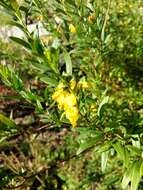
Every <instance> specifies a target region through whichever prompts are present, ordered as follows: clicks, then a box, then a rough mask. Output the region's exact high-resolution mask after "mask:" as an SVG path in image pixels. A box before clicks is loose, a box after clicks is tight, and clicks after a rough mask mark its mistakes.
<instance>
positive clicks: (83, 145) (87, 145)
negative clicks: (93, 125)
mask: <svg viewBox="0 0 143 190" xmlns="http://www.w3.org/2000/svg"><path fill="white" fill-rule="evenodd" d="M101 139H102V135H97V136H95V137H93V138H88V139H85V140H84V142H83V143H81V144H80V147H79V149H78V150H77V153H76V154H77V155H79V154H81V153H82V152H84V151H86V150H88V149H89V148H92V147H93V146H94V145H95V144H96V143H97V142H98V141H99V140H101Z"/></svg>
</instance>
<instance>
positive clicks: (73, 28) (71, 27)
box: [69, 24, 76, 33]
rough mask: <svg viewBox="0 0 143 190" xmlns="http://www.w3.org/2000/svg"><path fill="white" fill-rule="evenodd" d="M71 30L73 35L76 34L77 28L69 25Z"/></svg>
mask: <svg viewBox="0 0 143 190" xmlns="http://www.w3.org/2000/svg"><path fill="white" fill-rule="evenodd" d="M69 30H70V32H71V33H76V28H75V26H74V25H73V24H70V25H69Z"/></svg>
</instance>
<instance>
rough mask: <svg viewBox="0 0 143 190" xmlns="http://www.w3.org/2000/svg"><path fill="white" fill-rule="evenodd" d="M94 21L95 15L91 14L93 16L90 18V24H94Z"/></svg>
mask: <svg viewBox="0 0 143 190" xmlns="http://www.w3.org/2000/svg"><path fill="white" fill-rule="evenodd" d="M94 20H95V14H91V15H90V16H89V17H88V22H89V23H90V24H93V22H94Z"/></svg>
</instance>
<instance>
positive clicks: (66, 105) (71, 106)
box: [52, 83, 79, 127]
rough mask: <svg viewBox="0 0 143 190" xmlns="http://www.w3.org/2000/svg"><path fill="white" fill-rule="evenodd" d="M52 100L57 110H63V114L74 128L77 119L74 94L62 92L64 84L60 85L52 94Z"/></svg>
mask: <svg viewBox="0 0 143 190" xmlns="http://www.w3.org/2000/svg"><path fill="white" fill-rule="evenodd" d="M52 99H53V100H55V101H56V102H57V103H58V108H59V109H63V110H64V113H63V114H65V116H66V118H67V119H68V120H69V121H70V123H71V124H72V126H73V127H75V126H76V123H77V120H78V117H79V113H78V108H77V100H76V96H75V94H74V93H69V92H68V91H67V90H64V84H63V83H60V84H59V85H58V86H57V88H56V91H55V92H54V93H53V95H52Z"/></svg>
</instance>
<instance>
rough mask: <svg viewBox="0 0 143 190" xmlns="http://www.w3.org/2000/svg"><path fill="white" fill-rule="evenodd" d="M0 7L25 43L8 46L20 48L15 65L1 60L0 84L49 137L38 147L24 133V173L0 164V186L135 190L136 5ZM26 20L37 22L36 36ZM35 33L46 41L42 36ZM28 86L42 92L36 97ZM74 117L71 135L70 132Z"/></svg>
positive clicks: (138, 102) (140, 116)
mask: <svg viewBox="0 0 143 190" xmlns="http://www.w3.org/2000/svg"><path fill="white" fill-rule="evenodd" d="M0 5H1V6H2V7H3V10H4V11H6V12H7V13H8V14H9V15H10V16H11V19H10V22H9V24H10V25H11V26H16V27H17V28H19V29H20V30H21V31H22V32H23V34H24V37H23V38H18V37H14V36H12V37H10V39H11V40H12V41H13V42H14V43H16V44H19V45H20V46H21V47H22V48H24V50H22V49H20V46H18V48H19V51H18V53H17V57H19V60H18V61H17V58H15V56H13V57H12V54H10V53H8V52H9V50H4V48H3V51H2V52H1V55H2V58H3V59H6V60H7V64H6V65H2V64H1V65H0V77H1V80H2V81H3V83H4V84H5V86H7V87H9V88H12V89H13V90H14V91H16V93H18V94H19V95H20V96H21V98H22V99H24V100H26V101H27V102H29V103H30V105H32V107H34V109H35V111H34V114H35V115H36V117H37V118H39V121H40V122H42V125H44V127H45V126H46V130H47V133H48V134H47V133H46V136H47V137H48V138H46V140H45V139H43V138H41V137H39V138H40V140H39V139H38V135H37V132H35V131H34V132H33V131H32V130H31V128H30V127H31V126H30V124H29V126H28V132H27V133H24V134H25V137H26V138H25V141H24V142H23V144H22V145H21V147H20V148H19V149H20V151H21V152H22V155H24V157H23V160H24V161H23V162H24V163H25V162H27V160H28V161H29V162H28V163H30V164H31V165H30V164H29V165H24V166H22V165H20V164H19V161H17V163H16V164H14V155H13V154H12V153H10V155H7V154H5V153H3V154H2V156H3V157H4V158H5V159H6V162H5V166H6V167H8V169H10V171H11V172H12V177H9V179H8V180H7V179H6V177H3V178H2V180H3V181H4V182H3V183H2V188H3V187H6V186H7V185H8V187H9V185H13V184H12V183H13V181H14V184H16V181H17V180H18V177H19V179H20V180H19V181H20V182H22V183H21V184H22V185H23V184H25V185H26V186H27V187H29V186H34V185H35V184H39V185H38V189H43V190H44V189H53V190H54V189H55V190H57V189H58V190H59V189H63V190H66V189H68V190H76V189H77V190H84V189H86V190H88V189H97V190H98V189H99V190H107V189H109V190H110V189H121V188H122V189H127V188H128V189H131V190H137V189H142V183H141V182H142V181H141V180H142V175H143V171H142V170H143V169H142V167H143V166H142V165H143V160H142V143H143V139H142V138H143V135H142V134H143V129H142V127H143V111H142V110H143V96H142V92H143V90H142V81H143V78H142V76H143V75H142V74H143V64H142V58H143V51H142V50H143V45H142V44H143V43H142V42H143V40H142V24H141V20H142V2H141V1H140V0H138V1H133V0H128V1H123V0H117V1H112V0H104V1H98V0H95V1H87V0H83V1H78V0H75V1H73V0H67V1H59V0H53V1H52V2H51V1H42V0H34V1H27V0H24V1H19V2H18V1H12V0H11V1H5V0H1V2H0ZM28 19H33V20H34V19H35V20H36V19H37V21H36V22H37V24H36V29H35V31H33V32H30V31H29V29H28V27H27V23H28ZM39 23H41V25H42V27H43V28H44V29H46V30H47V34H46V35H43V36H41V35H40V32H39V31H40V29H39ZM10 43H12V42H10ZM23 54H24V55H23ZM20 56H21V57H20ZM22 56H24V57H22ZM13 62H15V63H14V64H13ZM21 65H23V66H24V67H21ZM23 71H24V73H26V74H25V75H26V76H24V74H22V72H23ZM18 73H19V74H18ZM31 79H32V80H36V81H38V84H42V85H43V86H44V88H42V89H39V88H38V87H36V88H33V87H32V85H31ZM27 80H28V84H29V85H28V86H27V85H26V82H25V81H27ZM41 82H42V83H41ZM54 93H55V94H56V93H57V94H56V95H55V94H54ZM63 94H64V95H63ZM67 94H68V95H71V94H72V95H73V96H67ZM53 95H55V96H54V98H53ZM63 97H64V101H65V100H66V101H67V102H66V103H65V104H64V102H62V101H63V99H62V98H63ZM66 97H70V98H71V99H66ZM54 100H55V101H54ZM74 102H75V103H74ZM65 107H66V108H65ZM71 108H72V109H71ZM73 108H75V109H73ZM62 109H63V110H62ZM67 110H68V111H67ZM73 110H78V111H77V115H76V114H75V113H74V111H73ZM63 111H64V112H63ZM73 114H74V115H73ZM75 117H77V118H78V121H77V127H76V128H74V129H71V124H72V123H71V119H74V118H75ZM69 118H70V119H69ZM0 120H1V121H2V123H3V124H2V126H3V125H6V126H8V127H9V128H11V129H10V130H11V131H12V128H13V127H15V128H17V127H18V126H16V125H15V124H14V123H13V121H11V120H9V119H8V118H7V117H5V116H3V115H0ZM40 122H39V123H40ZM42 127H43V126H42ZM42 127H41V128H42ZM41 128H40V129H41ZM40 129H39V130H40ZM64 129H65V131H64ZM0 130H1V129H0ZM23 130H24V129H23ZM35 130H37V131H38V129H37V128H36V129H35ZM40 135H41V134H39V136H40ZM6 140H7V139H6ZM6 142H7V141H6ZM5 147H6V146H5ZM30 156H31V157H32V156H33V160H34V161H33V162H32V161H31V158H30ZM8 157H10V159H11V160H12V162H11V163H10V162H8V161H7V160H8ZM99 158H100V159H99ZM54 165H55V166H54ZM47 166H48V167H47ZM41 167H42V169H41ZM31 168H32V169H31ZM39 168H40V169H39ZM5 170H6V169H5V168H4V169H3V168H2V172H3V173H5ZM46 171H48V174H47V173H46ZM112 174H114V176H113V175H112ZM4 176H5V174H4ZM121 176H123V177H121ZM16 185H17V184H16ZM12 187H14V186H12Z"/></svg>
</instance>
